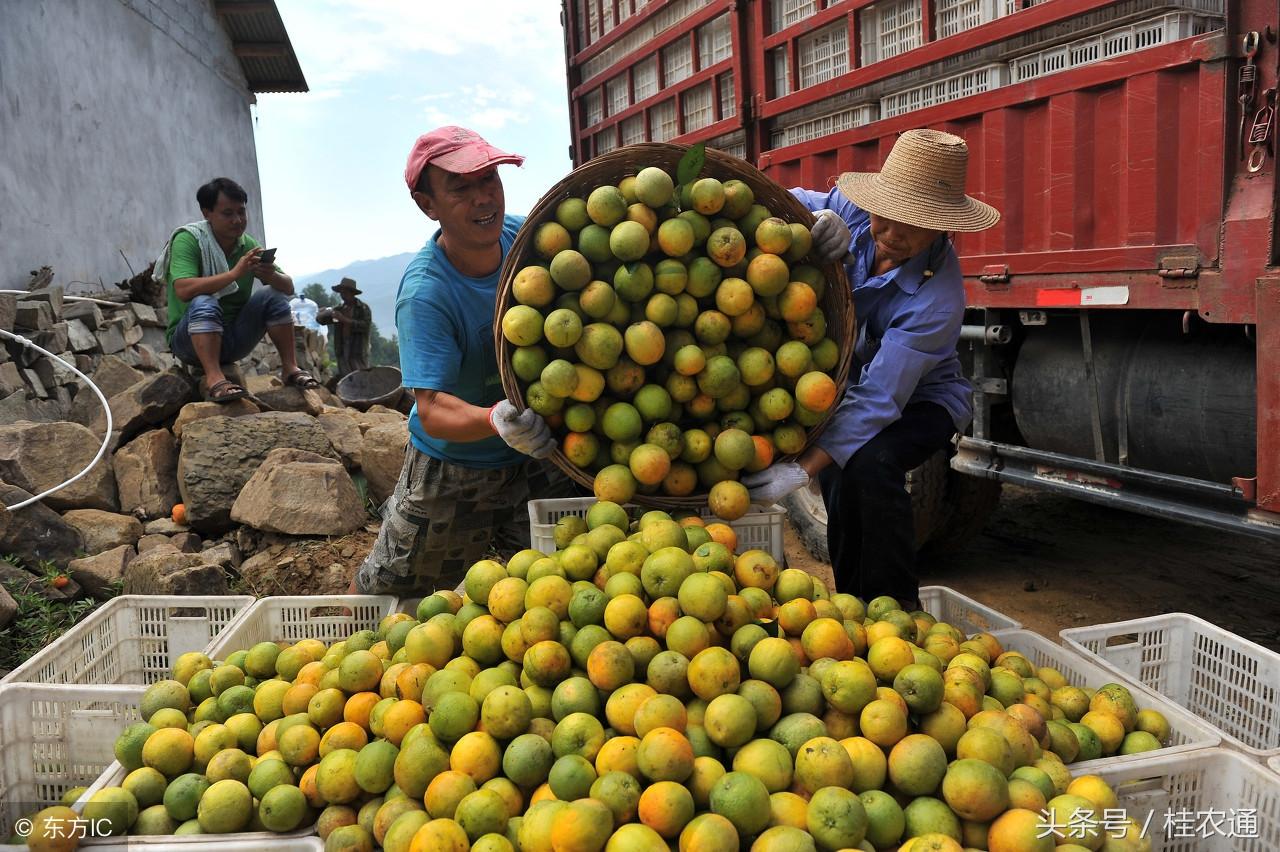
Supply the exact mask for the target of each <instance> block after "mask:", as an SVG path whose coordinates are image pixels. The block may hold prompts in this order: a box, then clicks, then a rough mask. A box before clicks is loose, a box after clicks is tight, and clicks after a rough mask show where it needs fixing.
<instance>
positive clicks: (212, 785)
mask: <svg viewBox="0 0 1280 852" xmlns="http://www.w3.org/2000/svg"><path fill="white" fill-rule="evenodd" d="M733 535H734V534H733V531H732V529H731V528H730V527H728V526H727V525H724V524H719V523H713V524H709V525H706V526H703V522H702V521H700V520H699V519H697V518H686V519H682V520H674V519H673V518H672V517H670V516H668V515H666V514H665V513H662V512H648V513H646V514H644V515H643V516H642V517H640V518H638V519H632V518H630V517H628V514H627V512H626V511H625V510H624V509H623V508H621V507H620V506H618V505H617V504H615V503H610V502H600V503H597V504H595V505H594V506H592V507H591V509H590V510H589V511H588V513H587V515H586V517H585V519H584V518H577V517H570V518H565V519H562V520H561V521H560V522H559V524H558V525H557V529H556V544H557V548H558V549H557V550H556V552H555V553H553V554H550V555H547V554H543V553H541V552H538V551H534V550H525V551H522V552H520V553H518V554H516V555H515V556H514V557H513V558H512V559H511V560H510V562H509V563H508V564H507V565H506V566H503V565H501V564H499V563H498V562H495V561H490V560H485V561H481V562H478V563H476V564H475V565H473V566H472V567H471V568H470V570H469V571H468V572H467V575H466V579H465V583H464V585H463V589H464V590H465V595H459V594H457V593H456V592H453V591H442V592H436V593H435V594H433V595H431V596H430V597H427V598H424V599H422V601H421V602H420V603H418V604H417V606H416V610H415V612H414V614H413V615H410V614H406V613H396V614H392V615H389V616H387V617H386V618H384V619H383V620H382V622H381V624H380V625H379V627H378V629H377V630H376V631H374V630H362V631H360V632H357V633H354V634H353V635H351V636H350V637H349V638H348V639H346V640H345V641H342V642H337V643H335V644H333V645H330V646H328V647H326V646H325V645H324V644H322V643H320V642H318V641H315V640H310V639H304V640H301V641H298V642H295V643H293V644H286V643H281V644H277V643H273V642H263V643H260V644H257V645H254V646H253V647H251V648H248V649H245V650H242V651H237V652H236V653H234V654H231V655H230V656H229V657H228V658H227V659H226V660H225V661H223V662H221V663H214V662H213V661H211V660H209V659H208V658H207V657H205V656H204V655H202V654H186V655H184V656H183V657H182V658H180V659H179V660H178V661H177V663H176V665H175V667H174V672H173V675H174V678H173V679H172V680H166V681H163V682H160V683H157V684H155V685H153V686H151V687H150V688H148V690H147V691H146V694H145V697H144V698H143V700H142V704H141V707H140V709H141V712H142V715H143V717H144V718H146V719H147V721H146V722H140V723H137V724H135V725H132V726H131V727H129V728H128V729H127V730H125V731H124V732H123V733H122V734H120V736H119V739H118V740H117V742H116V755H117V757H118V758H119V760H120V762H121V764H123V766H124V768H125V769H126V770H127V771H128V774H127V775H126V776H125V777H124V779H123V781H122V782H121V783H120V785H119V786H116V787H108V788H105V789H103V790H101V791H99V792H98V793H96V794H95V795H94V796H93V797H92V798H90V799H89V801H88V802H87V804H86V806H85V808H84V812H85V816H86V817H89V818H92V819H107V820H109V825H110V826H111V827H112V828H113V829H114V830H115V831H116V832H117V833H125V832H131V833H134V834H168V833H174V834H199V833H228V832H242V831H252V830H264V829H266V830H272V831H279V832H287V831H291V830H294V829H297V828H299V827H306V826H309V825H311V824H313V823H315V824H316V825H317V830H318V832H319V834H320V836H321V837H323V838H324V839H325V844H326V849H329V850H371V849H374V848H379V847H380V848H383V849H387V850H392V852H405V850H409V852H441V850H444V852H452V850H467V849H473V850H483V852H512V850H520V852H601V850H605V851H606V852H651V850H652V852H667V850H668V849H677V848H678V849H679V850H682V852H698V851H699V850H714V852H734V850H739V849H741V850H747V849H751V850H759V852H795V850H815V852H816V850H844V849H849V850H889V849H897V848H901V849H902V850H908V852H922V850H961V849H963V848H970V849H987V850H991V852H1026V850H1032V852H1036V851H1037V850H1044V852H1049V850H1053V849H1054V848H1055V840H1056V843H1057V849H1058V850H1063V851H1064V852H1065V851H1066V850H1071V852H1076V851H1077V850H1080V849H1090V850H1098V849H1103V850H1107V852H1118V851H1119V850H1141V849H1149V848H1150V846H1149V845H1146V841H1144V840H1141V839H1140V838H1139V836H1138V829H1137V827H1136V825H1135V824H1133V823H1131V822H1123V821H1122V822H1121V823H1120V826H1119V831H1120V832H1122V833H1123V834H1124V835H1125V836H1124V837H1117V836H1114V833H1115V831H1116V826H1115V823H1114V822H1112V823H1111V824H1109V825H1108V823H1104V822H1103V819H1102V817H1103V815H1104V813H1107V812H1108V811H1110V810H1111V809H1114V808H1116V806H1117V802H1116V795H1115V792H1114V791H1113V790H1112V789H1111V788H1110V787H1109V786H1108V785H1107V783H1105V782H1104V781H1103V780H1102V779H1101V778H1099V777H1098V776H1094V775H1085V776H1080V777H1075V778H1073V777H1072V774H1071V772H1070V771H1069V770H1068V768H1067V764H1068V763H1072V762H1074V761H1079V760H1087V759H1092V758H1098V757H1100V756H1102V755H1110V754H1117V753H1119V754H1127V753H1132V752H1136V751H1142V750H1148V749H1156V748H1159V747H1160V746H1161V744H1162V742H1163V741H1165V740H1166V739H1167V738H1168V737H1169V726H1168V723H1167V722H1166V721H1165V719H1164V718H1163V717H1162V716H1161V715H1160V714H1159V713H1157V712H1154V711H1150V710H1139V708H1138V707H1137V706H1136V705H1135V703H1134V700H1133V697H1132V696H1131V695H1130V693H1129V691H1128V690H1127V689H1125V688H1124V687H1123V686H1119V685H1116V684H1107V685H1100V686H1099V688H1097V689H1096V690H1095V689H1088V688H1080V687H1076V686H1071V685H1069V684H1068V683H1067V682H1066V681H1065V680H1064V678H1063V676H1062V675H1061V674H1060V673H1059V672H1058V671H1056V670H1054V669H1051V668H1036V667H1035V666H1033V665H1032V663H1031V662H1030V660H1029V659H1028V658H1027V657H1025V656H1023V655H1021V654H1018V653H1016V652H1013V651H1006V650H1004V649H1003V648H1002V646H1001V643H1000V641H999V639H998V638H997V637H995V636H993V635H990V634H976V635H974V636H972V637H966V636H964V635H963V634H962V633H961V632H960V631H958V630H957V629H956V628H954V627H952V626H950V625H948V624H945V623H939V622H936V621H935V620H934V619H933V618H932V617H931V616H929V615H928V614H927V613H924V612H912V613H908V612H904V611H903V610H902V609H901V608H899V606H898V604H897V602H896V601H894V600H892V599H890V598H876V599H874V600H872V601H870V602H867V603H865V605H864V602H863V601H861V600H859V599H857V598H855V597H853V596H851V595H847V594H830V593H829V590H828V589H827V588H826V587H825V586H824V585H823V584H822V583H821V582H818V581H816V580H814V579H813V578H812V577H811V576H810V575H809V574H807V573H805V572H803V571H800V570H797V569H784V570H780V569H779V566H778V565H777V563H776V562H775V561H774V560H773V559H772V557H770V556H769V555H768V554H767V553H764V552H763V551H759V550H748V551H745V552H743V553H739V554H736V555H735V554H734V550H735V544H736V542H735V540H734V538H733ZM415 616H416V617H415ZM51 812H57V813H60V812H62V811H60V809H58V808H53V809H50V810H49V811H46V812H44V814H45V816H46V817H47V816H48V814H50V813H51ZM36 824H37V830H39V826H40V825H41V824H42V823H41V818H40V817H38V818H37V820H36ZM1055 826H1056V827H1057V829H1056V830H1057V832H1058V836H1057V837H1055V836H1054V834H1053V833H1052V832H1051V831H1050V829H1051V828H1053V827H1055ZM1067 826H1077V827H1079V831H1078V836H1071V835H1070V834H1069V832H1068V828H1066V827H1067ZM1104 827H1106V830H1105V831H1104ZM1071 831H1075V829H1071Z"/></svg>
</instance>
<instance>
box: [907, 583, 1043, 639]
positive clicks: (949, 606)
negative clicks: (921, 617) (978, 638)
mask: <svg viewBox="0 0 1280 852" xmlns="http://www.w3.org/2000/svg"><path fill="white" fill-rule="evenodd" d="M920 608H921V609H923V610H924V611H925V612H927V613H929V614H930V615H932V616H933V617H934V618H936V619H938V621H945V622H946V623H947V624H950V625H951V626H952V627H954V628H956V629H957V630H960V631H963V632H964V634H965V635H966V636H971V635H973V634H974V633H990V632H993V631H996V630H1017V629H1019V628H1021V627H1022V622H1021V621H1018V620H1017V619H1013V618H1010V617H1009V616H1007V615H1005V614H1004V613H1002V612H1000V611H998V610H995V609H992V608H991V607H989V606H987V605H986V604H981V603H978V602H977V601H975V600H974V599H973V598H971V597H969V596H968V595H962V594H960V593H959V592H957V591H956V590H955V589H951V588H948V587H947V586H921V587H920Z"/></svg>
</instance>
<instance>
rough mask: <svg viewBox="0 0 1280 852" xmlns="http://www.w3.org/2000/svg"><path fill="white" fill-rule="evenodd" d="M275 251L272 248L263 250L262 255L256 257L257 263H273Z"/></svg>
mask: <svg viewBox="0 0 1280 852" xmlns="http://www.w3.org/2000/svg"><path fill="white" fill-rule="evenodd" d="M275 262H276V250H275V249H273V248H269V249H263V250H262V254H260V255H258V263H275Z"/></svg>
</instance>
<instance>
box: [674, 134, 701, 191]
mask: <svg viewBox="0 0 1280 852" xmlns="http://www.w3.org/2000/svg"><path fill="white" fill-rule="evenodd" d="M706 162H707V146H706V145H705V144H703V143H702V142H698V143H697V144H694V145H690V146H689V150H688V151H685V152H684V156H683V157H681V158H680V164H679V165H677V166H676V182H677V183H682V184H683V183H692V182H693V180H694V178H696V177H697V176H698V174H699V173H700V172H701V171H702V167H703V165H705V164H706Z"/></svg>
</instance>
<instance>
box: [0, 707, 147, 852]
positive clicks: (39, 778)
mask: <svg viewBox="0 0 1280 852" xmlns="http://www.w3.org/2000/svg"><path fill="white" fill-rule="evenodd" d="M144 691H145V687H143V686H141V685H102V684H91V685H68V684H47V683H8V684H4V685H0V844H2V843H3V842H4V840H6V839H7V838H8V837H9V835H10V834H11V833H12V832H13V827H14V822H15V821H16V820H18V819H20V818H22V817H26V816H30V815H31V814H33V813H35V812H36V811H38V810H41V809H42V808H45V807H48V806H49V805H56V804H58V802H59V801H61V799H62V795H63V794H64V793H66V792H67V791H68V790H70V789H71V788H73V787H87V786H88V785H90V784H92V783H93V782H94V780H95V779H97V778H98V777H99V776H100V775H101V774H102V772H103V770H104V769H106V768H107V766H109V765H110V764H111V763H113V762H114V761H115V755H114V754H113V749H114V747H115V732H118V731H122V730H124V729H125V728H126V727H127V726H129V725H131V724H133V723H134V722H137V721H140V718H139V715H138V701H139V700H140V699H141V698H142V693H143V692H144ZM0 848H5V849H8V848H23V847H9V846H0Z"/></svg>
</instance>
